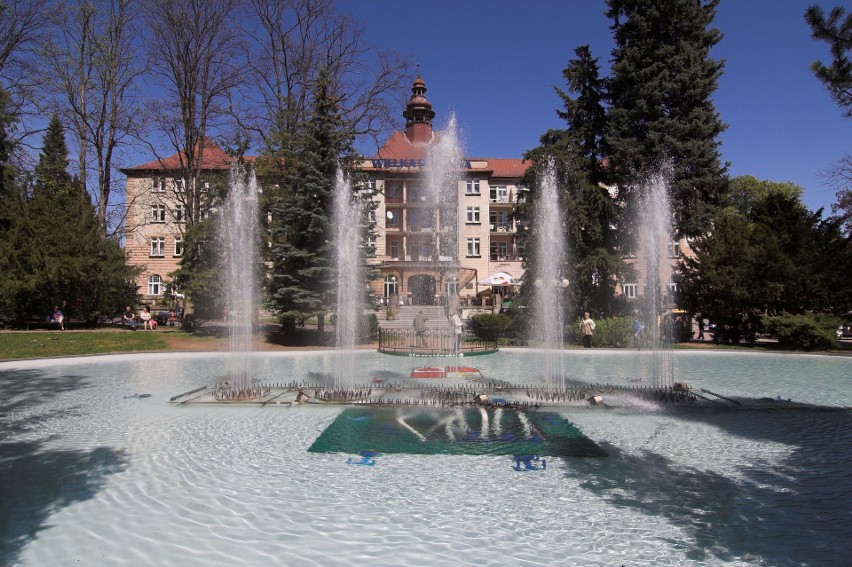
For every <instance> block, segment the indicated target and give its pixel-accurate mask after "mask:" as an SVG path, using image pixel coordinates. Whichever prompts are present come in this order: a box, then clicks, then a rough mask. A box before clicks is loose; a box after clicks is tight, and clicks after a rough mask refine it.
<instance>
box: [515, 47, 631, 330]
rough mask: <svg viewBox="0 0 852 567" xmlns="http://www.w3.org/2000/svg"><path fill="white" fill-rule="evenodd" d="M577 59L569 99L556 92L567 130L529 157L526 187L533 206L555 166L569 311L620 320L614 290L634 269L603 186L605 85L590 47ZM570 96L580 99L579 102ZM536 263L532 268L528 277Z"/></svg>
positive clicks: (545, 139) (568, 74)
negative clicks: (549, 167) (543, 175)
mask: <svg viewBox="0 0 852 567" xmlns="http://www.w3.org/2000/svg"><path fill="white" fill-rule="evenodd" d="M575 54H576V55H577V58H576V59H573V60H571V61H570V62H569V64H568V66H567V67H566V68H565V70H564V71H563V77H564V78H565V80H566V82H567V85H568V93H566V92H564V91H562V90H561V89H558V88H557V89H556V90H557V92H558V93H559V95H560V97H561V98H562V101H563V104H564V110H557V115H558V116H559V117H560V118H562V119H563V120H565V121H566V123H567V126H568V128H567V129H565V130H550V131H548V132H547V133H545V134H544V135H543V136H542V137H541V140H540V146H539V147H538V148H536V149H534V150H532V151H530V152H529V153H528V154H527V155H526V156H525V157H526V158H527V159H531V160H532V161H533V163H534V164H535V167H533V168H530V169H529V170H528V172H527V175H526V177H525V179H524V181H523V182H524V184H526V185H527V186H529V187H531V188H532V191H531V203H530V205H531V204H532V203H533V202H534V201H535V199H536V197H537V191H536V188H537V187H538V179H537V178H538V175H539V171H540V170H541V168H543V167H545V165H546V164H547V163H549V162H550V161H551V160H552V162H553V164H554V166H555V167H556V170H557V182H558V183H559V185H560V194H561V196H562V197H561V200H562V206H563V218H564V219H565V225H566V226H565V231H566V235H567V244H568V258H569V260H568V264H567V265H566V267H565V272H564V273H565V276H566V277H567V278H568V280H569V281H570V282H571V285H570V287H569V292H570V293H571V294H572V297H571V299H570V300H569V301H567V302H566V308H567V309H568V310H571V311H573V312H574V314H578V313H582V312H583V311H590V312H592V313H596V314H607V315H616V314H619V313H620V312H621V311H623V307H624V306H623V305H622V303H621V302H619V301H618V300H616V298H615V295H614V288H615V284H616V282H617V281H618V280H619V279H620V278H621V277H623V276H625V275H626V274H627V273H628V272H629V267H628V266H627V265H626V264H625V263H624V262H623V260H622V258H621V255H620V254H619V252H618V250H619V235H620V234H621V231H620V230H619V226H620V222H621V221H620V212H621V209H620V208H619V206H618V204H617V202H616V200H615V199H614V198H613V196H612V195H610V193H609V191H608V189H607V187H606V186H605V185H604V181H605V179H606V174H607V171H606V169H605V168H604V167H603V163H604V157H603V155H602V145H601V141H602V136H603V134H604V131H605V125H606V110H605V108H604V107H603V101H604V97H605V89H604V87H605V81H604V80H603V79H602V78H601V77H600V71H599V67H598V63H597V59H595V58H593V57H592V56H591V52H590V50H589V47H588V46H585V45H584V46H581V47H578V48H577V49H576V50H575ZM569 93H576V94H577V96H576V98H573V97H572V96H570V94H569ZM530 210H531V207H529V206H521V207H520V209H519V216H521V217H524V216H526V217H529V216H530ZM532 262H534V260H533V259H530V260H528V262H527V266H526V269H527V270H528V271H529V270H530V269H531V266H532ZM527 291H530V290H525V293H526V292H527ZM531 292H532V293H534V290H532V291H531Z"/></svg>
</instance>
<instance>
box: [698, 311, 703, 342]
mask: <svg viewBox="0 0 852 567" xmlns="http://www.w3.org/2000/svg"><path fill="white" fill-rule="evenodd" d="M698 340H699V341H703V340H704V317H703V316H701V317H699V318H698Z"/></svg>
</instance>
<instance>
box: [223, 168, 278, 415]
mask: <svg viewBox="0 0 852 567" xmlns="http://www.w3.org/2000/svg"><path fill="white" fill-rule="evenodd" d="M259 234H260V227H259V217H258V186H257V178H256V177H255V174H254V171H251V172H249V173H246V171H245V169H244V168H243V166H242V165H240V164H238V163H236V164H234V165H232V166H231V170H230V174H229V177H228V195H227V199H226V201H225V206H224V209H223V214H222V216H221V218H220V224H219V240H220V242H221V244H222V250H223V251H224V265H225V267H226V274H225V275H226V277H225V305H226V307H227V309H228V310H229V315H228V321H227V323H228V334H229V339H230V340H229V343H230V356H229V357H228V366H227V368H228V371H227V375H226V378H225V379H224V380H223V381H222V382H220V383H219V385H218V386H217V387H216V389H215V390H214V396H215V397H216V398H217V399H220V400H243V399H249V398H254V397H257V396H260V395H262V394H263V393H264V392H265V391H266V388H265V387H264V386H262V385H260V384H259V383H258V382H257V381H256V380H254V371H253V368H252V350H253V348H252V340H253V337H254V324H255V317H256V309H257V290H258V275H257V263H258V260H257V258H258V256H257V239H258V235H259Z"/></svg>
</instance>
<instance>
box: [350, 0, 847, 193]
mask: <svg viewBox="0 0 852 567" xmlns="http://www.w3.org/2000/svg"><path fill="white" fill-rule="evenodd" d="M812 3H813V1H800V0H722V1H721V3H720V6H719V8H718V10H717V14H716V20H715V22H714V25H715V27H717V28H718V29H719V30H720V31H721V32H722V33H723V34H724V38H723V39H722V41H721V42H720V43H719V44H718V45H717V46H716V48H715V49H714V50H713V56H714V57H715V58H717V59H724V60H725V61H726V65H725V72H724V75H723V76H722V78H721V80H720V81H719V89H718V91H717V92H716V94H715V96H714V103H715V105H716V109H717V110H718V111H719V114H720V115H721V118H722V120H723V121H724V122H725V123H726V124H728V129H727V130H726V131H725V132H724V133H723V135H722V138H721V141H722V146H721V151H722V155H723V159H725V160H726V161H728V162H730V173H731V175H732V176H736V175H754V176H755V177H758V178H761V179H769V180H772V181H792V182H794V183H796V184H798V185H800V186H802V187H803V188H804V190H805V196H804V201H805V204H806V205H808V207H810V208H811V209H814V210H815V209H817V208H819V207H825V208H826V210H828V209H829V206H830V204H831V203H833V202H834V201H835V196H834V191H833V190H831V189H829V188H828V187H826V186H825V184H824V182H823V181H822V180H821V179H820V173H821V172H823V171H825V170H826V169H827V168H829V167H831V166H832V164H834V163H835V162H836V161H837V160H839V159H840V158H841V157H842V156H843V155H844V153H848V152H850V151H852V121H850V120H845V119H843V118H842V116H841V111H840V108H839V107H837V105H835V103H834V102H833V101H832V99H831V98H830V97H829V95H828V93H827V92H826V91H825V89H824V88H823V86H822V84H821V83H820V82H819V81H817V80H816V78H814V77H813V75H812V74H811V72H810V69H809V68H808V66H809V64H810V63H811V62H812V61H814V60H817V59H819V60H822V61H824V62H827V61H828V60H829V58H830V53H829V48H828V46H827V45H826V44H825V43H823V42H817V41H815V40H813V39H811V37H810V29H809V28H808V26H807V24H806V23H805V21H804V18H803V14H804V12H805V9H806V8H807V6H808V5H810V4H812ZM818 3H819V4H820V5H821V6H823V8H824V9H825V10H826V12H827V11H828V10H829V9H830V8H831V7H832V6H837V5H842V6H844V7H846V9H847V10H852V4H850V2H849V0H831V1H829V2H818ZM337 5H338V7H339V9H340V10H341V11H343V12H347V13H350V14H352V15H353V16H355V17H356V18H358V20H359V21H360V22H361V23H362V24H363V25H364V28H365V33H366V37H367V40H368V41H369V42H370V43H371V44H372V45H374V46H375V47H376V48H378V49H388V48H393V49H396V50H398V51H400V52H402V53H404V54H406V55H408V56H409V57H410V58H411V59H412V60H413V61H414V62H415V63H418V64H419V65H420V70H421V74H422V76H423V78H424V80H425V81H426V86H427V88H428V92H427V93H426V97H427V98H428V99H429V101H430V102H431V103H432V105H433V109H434V110H435V112H436V113H437V116H436V123H437V125H438V126H439V127H440V126H441V125H443V124H444V123H445V121H446V119H447V117H448V115H449V114H450V113H451V112H455V113H456V117H457V120H458V122H459V125H460V127H461V129H462V131H463V137H464V140H465V146H466V153H467V155H469V156H475V157H520V156H521V154H523V152H525V151H526V150H528V149H530V148H533V147H535V146H536V145H537V144H538V139H539V136H540V135H541V134H542V133H544V132H545V131H546V130H547V129H549V128H562V127H564V122H562V121H560V120H559V119H558V118H557V116H556V109H557V108H560V107H561V101H560V100H559V97H558V96H557V95H556V93H555V91H554V89H553V86H554V85H556V86H558V87H560V88H564V87H565V83H564V80H563V79H562V70H563V69H564V68H565V66H566V65H567V63H568V61H569V60H570V59H571V58H573V57H574V48H575V47H577V46H579V45H583V44H586V43H588V44H589V45H591V48H592V53H593V55H594V56H596V57H598V58H599V59H600V63H601V68H602V72H603V73H607V72H608V68H609V57H610V52H611V50H612V47H613V44H612V34H611V32H610V30H609V25H610V20H608V19H607V18H605V17H604V10H605V9H606V7H605V4H604V2H603V0H538V1H537V0H528V1H526V2H520V1H510V0H463V1H452V0H431V1H425V0H422V1H417V2H412V1H402V2H400V1H393V0H338V2H337ZM403 107H404V101H401V102H400V112H402V109H403ZM402 126H403V119H402V116H400V128H401V127H402Z"/></svg>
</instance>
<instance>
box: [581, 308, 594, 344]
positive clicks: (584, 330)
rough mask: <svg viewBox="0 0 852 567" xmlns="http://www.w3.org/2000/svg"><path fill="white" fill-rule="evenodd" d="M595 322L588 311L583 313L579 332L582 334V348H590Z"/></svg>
mask: <svg viewBox="0 0 852 567" xmlns="http://www.w3.org/2000/svg"><path fill="white" fill-rule="evenodd" d="M595 327H596V325H595V322H594V321H593V320H592V318H591V317H589V313H588V311H587V312H586V313H583V322H582V323H580V333H581V334H582V335H583V348H592V335H594V334H595Z"/></svg>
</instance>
